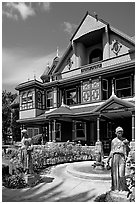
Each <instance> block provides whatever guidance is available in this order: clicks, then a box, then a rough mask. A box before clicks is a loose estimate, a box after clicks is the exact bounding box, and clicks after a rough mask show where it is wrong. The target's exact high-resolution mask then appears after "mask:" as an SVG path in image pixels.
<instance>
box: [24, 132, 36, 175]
mask: <svg viewBox="0 0 137 204" xmlns="http://www.w3.org/2000/svg"><path fill="white" fill-rule="evenodd" d="M21 134H22V140H21V143H22V146H21V162H22V165H23V170H24V173H25V174H32V173H33V164H32V151H33V145H32V140H31V138H28V135H27V130H25V129H23V130H22V131H21Z"/></svg>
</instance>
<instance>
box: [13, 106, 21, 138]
mask: <svg viewBox="0 0 137 204" xmlns="http://www.w3.org/2000/svg"><path fill="white" fill-rule="evenodd" d="M18 119H19V108H16V109H13V110H12V122H11V128H12V135H13V141H20V140H21V134H20V124H19V123H17V120H18Z"/></svg>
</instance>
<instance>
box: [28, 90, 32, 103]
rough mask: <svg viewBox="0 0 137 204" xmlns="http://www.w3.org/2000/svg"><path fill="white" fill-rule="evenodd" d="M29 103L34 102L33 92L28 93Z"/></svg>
mask: <svg viewBox="0 0 137 204" xmlns="http://www.w3.org/2000/svg"><path fill="white" fill-rule="evenodd" d="M28 102H32V92H31V91H29V92H28Z"/></svg>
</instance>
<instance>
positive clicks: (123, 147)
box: [107, 127, 129, 191]
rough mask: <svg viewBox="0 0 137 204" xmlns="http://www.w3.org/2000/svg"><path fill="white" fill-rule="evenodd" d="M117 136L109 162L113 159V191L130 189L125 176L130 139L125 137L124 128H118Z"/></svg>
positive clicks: (112, 145) (113, 141) (112, 144)
mask: <svg viewBox="0 0 137 204" xmlns="http://www.w3.org/2000/svg"><path fill="white" fill-rule="evenodd" d="M116 135H117V136H116V137H115V138H114V139H113V140H112V142H111V152H110V154H109V157H108V160H107V163H108V165H109V161H110V159H111V178H112V186H111V190H112V191H128V187H127V184H126V178H125V168H126V158H127V153H128V151H129V146H128V143H129V142H128V140H127V139H125V138H123V129H122V128H121V127H117V128H116Z"/></svg>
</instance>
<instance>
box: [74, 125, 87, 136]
mask: <svg viewBox="0 0 137 204" xmlns="http://www.w3.org/2000/svg"><path fill="white" fill-rule="evenodd" d="M75 127H76V130H75V134H76V135H75V136H76V139H78V140H86V123H85V122H76V126H75Z"/></svg>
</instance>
